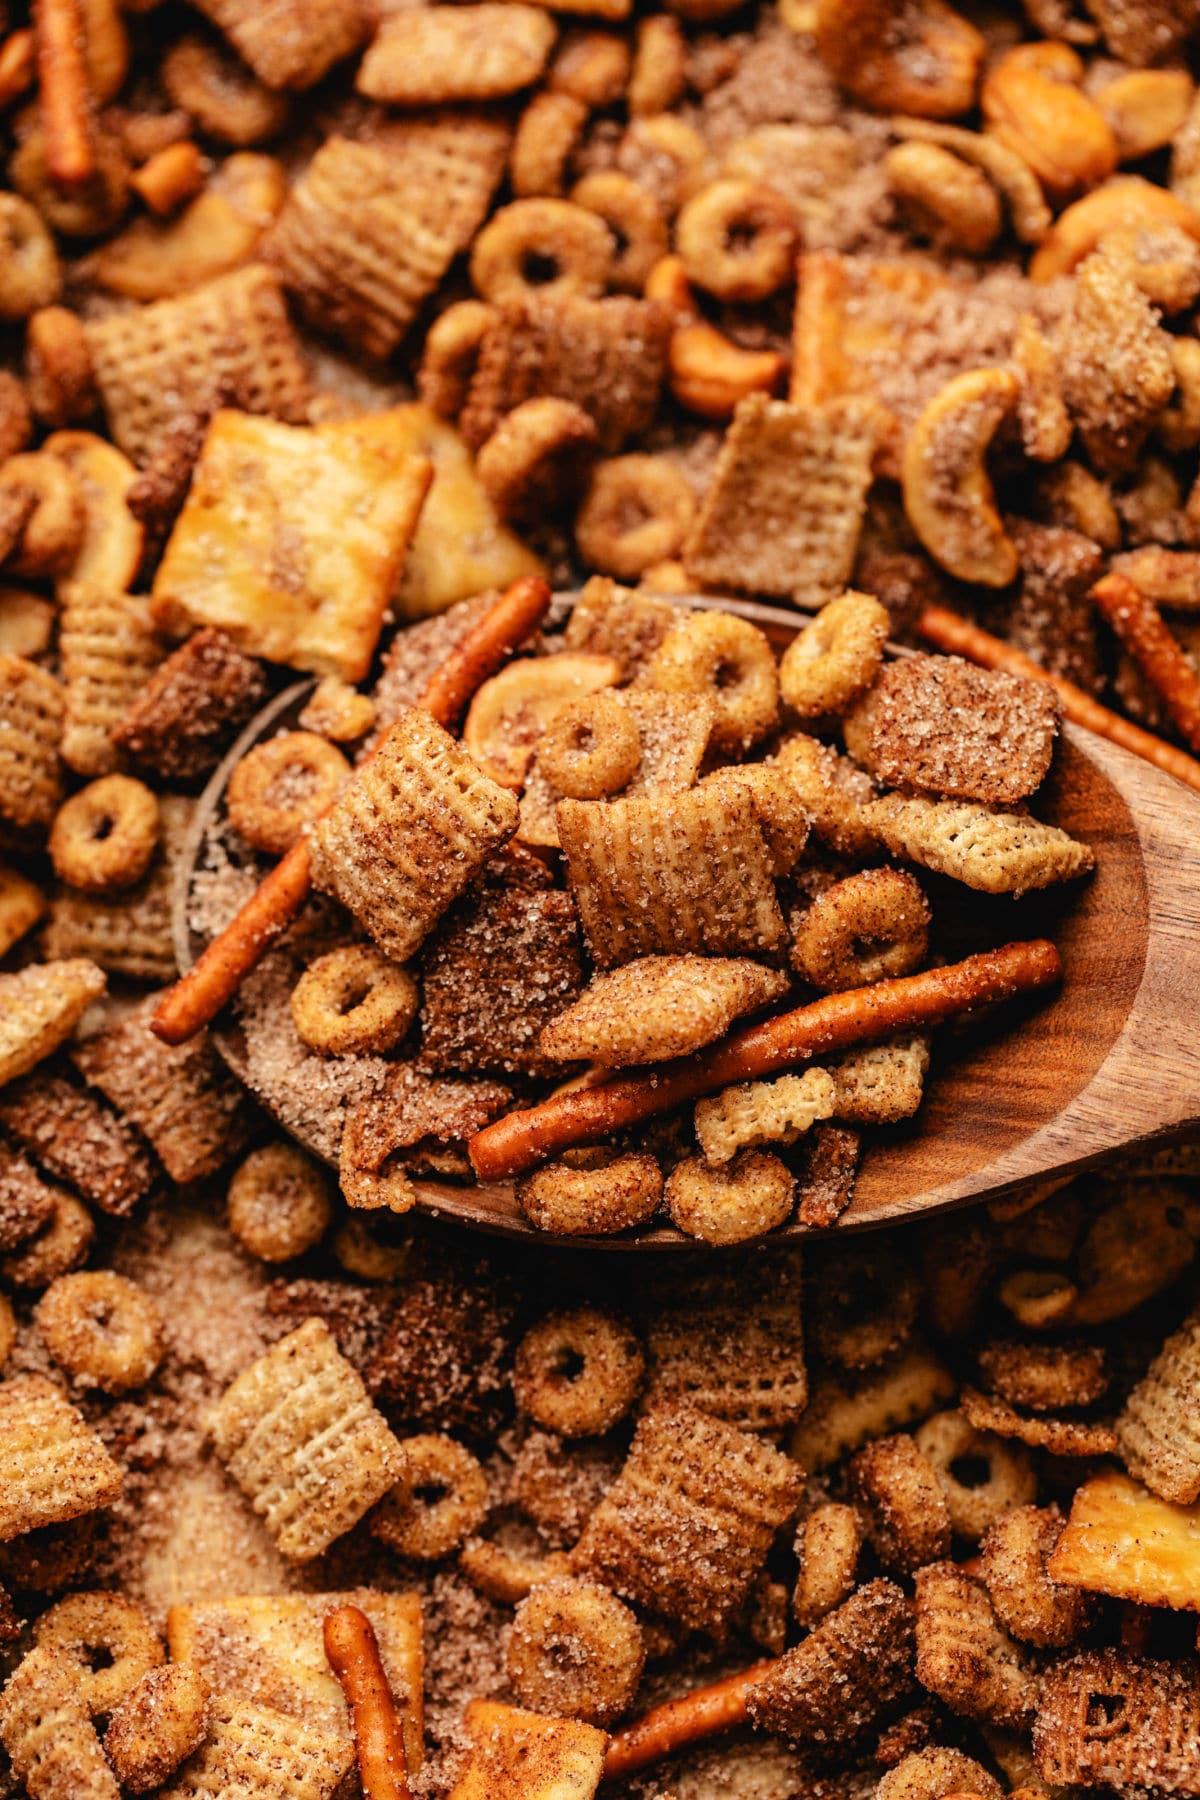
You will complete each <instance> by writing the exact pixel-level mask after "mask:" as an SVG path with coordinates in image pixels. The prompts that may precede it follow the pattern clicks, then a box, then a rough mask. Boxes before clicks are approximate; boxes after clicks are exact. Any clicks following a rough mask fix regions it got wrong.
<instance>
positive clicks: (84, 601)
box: [59, 582, 163, 775]
mask: <svg viewBox="0 0 1200 1800" xmlns="http://www.w3.org/2000/svg"><path fill="white" fill-rule="evenodd" d="M59 650H60V655H61V659H62V675H63V694H64V700H65V712H64V717H63V735H62V757H63V761H64V762H65V763H66V765H67V767H68V768H69V769H73V770H74V771H75V773H76V774H77V775H106V774H108V773H110V772H111V771H112V770H113V769H115V768H116V767H117V765H118V758H119V752H118V750H117V747H116V745H115V744H114V743H113V742H112V739H111V736H110V734H111V732H112V731H113V729H114V728H115V727H117V726H119V725H120V723H121V721H122V719H123V718H124V716H125V714H126V712H127V710H128V709H129V707H130V706H131V705H132V703H133V702H134V700H135V699H136V698H137V696H138V695H139V693H140V692H141V691H142V689H143V688H144V687H145V685H146V682H147V680H148V678H149V676H150V675H151V674H152V673H153V671H154V669H155V668H156V667H157V665H158V664H159V663H160V662H161V661H162V657H163V647H162V645H161V643H160V642H159V639H158V637H157V635H156V633H155V631H154V627H153V625H152V624H151V621H150V607H149V602H148V601H147V600H145V599H144V598H143V597H142V596H140V595H131V594H109V593H103V592H100V591H99V590H98V589H95V588H89V587H84V586H82V585H81V584H79V583H77V582H71V583H69V584H67V586H66V587H65V588H64V589H63V594H62V614H61V622H60V637H59Z"/></svg>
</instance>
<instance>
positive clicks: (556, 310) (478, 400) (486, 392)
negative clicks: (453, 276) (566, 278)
mask: <svg viewBox="0 0 1200 1800" xmlns="http://www.w3.org/2000/svg"><path fill="white" fill-rule="evenodd" d="M670 327H671V319H670V315H669V313H668V312H667V310H666V309H665V308H664V307H662V306H660V305H658V303H657V302H654V301H647V300H637V299H634V298H633V297H632V296H630V295H626V294H618V295H610V296H609V297H608V298H607V299H602V300H590V299H585V298H584V297H583V296H581V295H574V294H569V295H568V294H562V295H559V294H537V293H533V294H530V295H529V296H527V297H526V298H523V299H521V300H516V301H511V302H508V303H506V304H504V305H501V306H499V307H498V308H497V312H496V319H495V321H494V323H493V324H492V326H491V328H490V329H489V330H488V332H487V334H486V336H485V337H484V340H483V344H482V346H481V347H480V352H479V360H478V362H477V363H476V366H475V373H474V375H473V376H472V379H471V386H470V389H469V390H468V393H467V401H466V405H465V406H464V408H463V412H462V416H461V418H460V419H459V427H460V429H461V431H462V434H463V436H464V437H465V438H466V440H467V442H468V444H470V446H471V448H472V449H473V450H478V448H479V446H480V444H482V443H483V442H484V441H485V439H487V438H489V437H490V436H491V434H492V432H493V431H494V430H495V429H496V426H497V425H498V424H499V423H500V421H501V419H503V418H504V417H506V415H507V414H508V413H510V412H512V410H513V408H514V407H517V406H520V405H521V404H522V403H523V402H524V401H526V400H533V399H535V398H537V397H538V396H539V395H543V394H549V395H552V396H553V397H554V398H555V399H558V400H570V401H573V402H574V404H575V405H576V406H581V407H582V408H583V410H584V412H586V413H588V414H589V415H590V416H591V418H592V419H593V420H594V421H595V425H596V432H597V441H598V443H599V445H600V448H601V449H602V450H605V451H615V450H619V449H620V448H621V445H622V444H623V443H624V442H625V441H626V439H627V438H632V437H638V436H640V435H641V434H642V433H643V432H644V431H645V430H646V429H647V428H648V426H649V425H650V423H651V421H652V420H653V418H654V415H655V412H656V411H657V409H658V402H659V395H660V393H661V391H662V383H663V377H664V374H665V371H666V355H667V343H668V340H669V337H670Z"/></svg>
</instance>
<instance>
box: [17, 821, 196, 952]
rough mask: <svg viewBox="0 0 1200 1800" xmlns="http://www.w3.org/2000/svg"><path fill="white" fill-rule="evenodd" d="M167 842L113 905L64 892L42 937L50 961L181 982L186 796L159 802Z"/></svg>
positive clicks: (163, 838) (54, 904)
mask: <svg viewBox="0 0 1200 1800" xmlns="http://www.w3.org/2000/svg"><path fill="white" fill-rule="evenodd" d="M158 806H159V819H160V829H161V837H160V841H159V846H158V849H157V850H156V852H155V854H154V860H153V862H152V863H151V865H150V868H149V870H148V872H147V874H146V875H145V876H144V877H143V879H142V880H141V881H139V882H138V883H137V884H136V886H134V887H131V888H126V889H125V890H124V892H122V893H121V894H119V895H116V896H114V897H113V898H111V899H107V900H106V899H103V898H101V897H100V896H99V895H94V894H81V893H79V892H77V891H76V890H75V889H73V888H68V887H61V888H59V889H58V891H57V892H56V893H55V894H54V896H53V898H52V900H51V902H50V916H49V918H48V919H47V921H46V926H45V930H44V931H43V933H42V948H43V949H44V951H45V953H46V955H47V956H88V957H90V958H91V960H92V961H93V962H94V963H96V964H98V966H99V967H100V968H102V969H105V970H107V972H108V973H109V974H110V975H125V976H127V977H128V978H129V980H131V981H142V982H150V983H152V984H154V985H156V986H159V987H163V986H166V984H167V983H169V982H171V981H173V980H174V979H175V975H176V972H177V969H176V962H175V939H174V935H173V931H172V919H171V904H172V900H173V898H174V888H175V873H176V870H177V868H178V865H179V858H180V856H181V854H182V852H183V848H184V840H185V838H186V836H187V831H188V827H189V825H190V823H191V819H192V813H193V810H194V808H193V802H192V801H190V800H186V799H184V797H183V796H182V795H180V794H163V795H161V796H160V797H159V803H158Z"/></svg>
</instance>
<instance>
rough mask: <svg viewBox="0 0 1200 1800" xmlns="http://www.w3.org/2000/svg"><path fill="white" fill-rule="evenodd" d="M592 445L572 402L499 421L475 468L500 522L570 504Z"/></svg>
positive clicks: (548, 400)
mask: <svg viewBox="0 0 1200 1800" xmlns="http://www.w3.org/2000/svg"><path fill="white" fill-rule="evenodd" d="M547 97H549V96H547ZM595 442H596V426H595V423H594V422H593V420H592V416H591V414H590V413H586V412H584V410H583V408H582V407H581V406H576V404H575V402H574V401H573V400H559V399H556V398H555V396H554V395H552V394H541V395H539V396H538V398H537V399H536V400H523V401H522V402H521V404H520V406H517V407H514V408H513V410H512V412H510V413H508V414H506V415H505V417H504V418H503V419H501V421H500V423H499V424H498V425H497V427H496V429H495V431H493V433H492V435H491V437H490V438H488V440H487V442H486V443H484V444H481V445H480V447H479V453H478V456H477V457H476V459H475V467H476V471H477V473H478V475H479V479H480V481H481V482H482V483H483V486H484V489H485V491H486V492H487V495H488V497H489V499H490V500H491V502H492V504H493V506H494V507H495V508H496V511H497V512H498V513H499V514H500V517H501V518H502V519H509V520H513V521H516V522H518V523H524V524H526V525H534V524H536V523H537V522H538V521H539V520H540V519H542V518H544V517H546V516H547V515H548V514H549V515H554V514H557V513H561V512H563V511H564V510H565V509H567V508H569V507H570V506H572V505H573V504H574V502H575V501H576V499H577V498H578V496H579V493H580V490H581V489H582V487H583V484H584V482H585V480H586V478H587V472H588V469H589V467H590V465H591V462H592V459H593V453H594V448H595Z"/></svg>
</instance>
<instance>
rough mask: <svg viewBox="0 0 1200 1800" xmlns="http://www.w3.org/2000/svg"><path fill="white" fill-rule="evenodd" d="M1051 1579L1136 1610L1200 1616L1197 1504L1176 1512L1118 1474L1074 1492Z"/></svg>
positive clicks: (1098, 1477) (1097, 1479) (1199, 1513)
mask: <svg viewBox="0 0 1200 1800" xmlns="http://www.w3.org/2000/svg"><path fill="white" fill-rule="evenodd" d="M1047 1567H1048V1572H1049V1575H1050V1578H1051V1580H1053V1581H1060V1582H1062V1583H1064V1585H1066V1586H1068V1587H1081V1588H1087V1589H1089V1590H1090V1591H1091V1592H1093V1593H1098V1594H1111V1595H1112V1597H1113V1599H1115V1600H1128V1601H1130V1602H1132V1604H1133V1605H1135V1606H1169V1607H1173V1608H1174V1609H1175V1610H1176V1611H1180V1610H1187V1611H1190V1612H1200V1505H1192V1506H1175V1505H1172V1504H1171V1502H1170V1501H1168V1500H1160V1499H1159V1498H1158V1496H1157V1495H1156V1494H1151V1493H1149V1492H1148V1491H1147V1490H1146V1489H1145V1488H1144V1487H1142V1486H1141V1484H1140V1483H1139V1482H1136V1481H1131V1480H1130V1478H1129V1476H1128V1475H1122V1474H1119V1473H1118V1472H1117V1471H1116V1470H1113V1471H1112V1472H1111V1473H1102V1474H1099V1475H1095V1476H1093V1478H1092V1479H1091V1481H1085V1482H1084V1483H1083V1485H1082V1487H1079V1488H1077V1489H1076V1490H1075V1495H1074V1497H1073V1499H1072V1501H1071V1515H1070V1518H1069V1519H1068V1520H1067V1523H1066V1525H1065V1527H1064V1529H1063V1533H1062V1536H1061V1537H1060V1538H1059V1540H1058V1544H1057V1546H1056V1547H1055V1550H1054V1554H1053V1556H1052V1557H1051V1558H1050V1561H1049V1564H1048V1565H1047Z"/></svg>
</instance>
